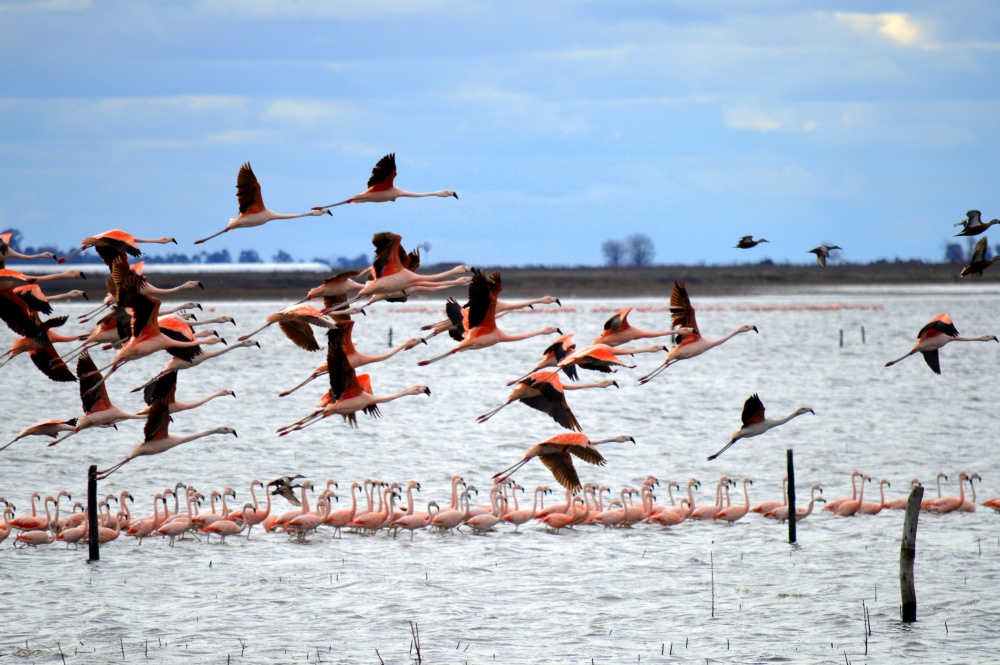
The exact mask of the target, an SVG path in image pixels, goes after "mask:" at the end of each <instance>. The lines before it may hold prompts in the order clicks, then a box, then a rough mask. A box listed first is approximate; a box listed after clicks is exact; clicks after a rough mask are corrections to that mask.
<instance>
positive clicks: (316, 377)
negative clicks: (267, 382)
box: [278, 372, 326, 397]
mask: <svg viewBox="0 0 1000 665" xmlns="http://www.w3.org/2000/svg"><path fill="white" fill-rule="evenodd" d="M324 374H326V372H313V374H312V376H310V377H309V378H308V379H306V380H305V381H303V382H302V383H300V384H299V385H297V386H295V387H294V388H292V389H291V390H286V391H285V392H283V393H279V394H278V397H288V396H289V395H291V394H292V393H294V392H295V391H296V390H298V389H299V388H301V387H302V386H304V385H306V384H307V383H309V382H310V381H312V380H313V379H318V378H319V377H321V376H323V375H324Z"/></svg>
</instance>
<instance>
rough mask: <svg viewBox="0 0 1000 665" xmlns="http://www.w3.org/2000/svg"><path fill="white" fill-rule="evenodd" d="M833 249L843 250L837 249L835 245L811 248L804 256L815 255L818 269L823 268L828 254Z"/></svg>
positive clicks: (828, 256)
mask: <svg viewBox="0 0 1000 665" xmlns="http://www.w3.org/2000/svg"><path fill="white" fill-rule="evenodd" d="M835 249H843V247H838V246H837V245H820V246H819V247H813V248H812V249H810V250H809V251H808V252H806V254H815V255H816V263H818V264H819V267H820V268H825V267H826V260H827V259H828V258H830V252H831V251H833V250H835Z"/></svg>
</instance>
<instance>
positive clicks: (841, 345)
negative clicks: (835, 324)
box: [840, 328, 844, 348]
mask: <svg viewBox="0 0 1000 665" xmlns="http://www.w3.org/2000/svg"><path fill="white" fill-rule="evenodd" d="M840 348H844V329H843V328H841V329H840Z"/></svg>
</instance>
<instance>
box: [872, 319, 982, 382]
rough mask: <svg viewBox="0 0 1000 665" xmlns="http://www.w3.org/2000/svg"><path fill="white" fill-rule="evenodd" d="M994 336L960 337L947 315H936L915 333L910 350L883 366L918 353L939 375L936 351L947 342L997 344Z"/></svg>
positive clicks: (939, 364) (893, 363) (939, 366)
mask: <svg viewBox="0 0 1000 665" xmlns="http://www.w3.org/2000/svg"><path fill="white" fill-rule="evenodd" d="M998 341H1000V340H998V339H997V338H996V335H983V336H981V337H960V336H959V334H958V329H957V328H955V324H954V323H952V322H951V317H950V316H948V315H947V314H938V315H937V316H935V317H934V318H933V319H931V322H930V323H928V324H927V325H926V326H924V327H923V328H921V329H920V332H918V333H917V343H916V344H915V345H914V346H913V348H912V349H910V352H909V353H907V354H906V355H905V356H903V357H902V358H896V359H895V360H890V361H889V362H887V363H886V364H885V366H886V367H890V366H892V365H895V364H896V363H898V362H899V361H900V360H905V359H906V358H909V357H910V356H912V355H913V354H914V353H917V352H918V351H919V352H920V353H922V354H923V356H924V360H926V361H927V366H928V367H930V368H931V370H933V371H934V373H935V374H940V373H941V362H940V359H939V358H938V349H940V348H941V347H942V346H944V345H945V344H947V343H948V342H998Z"/></svg>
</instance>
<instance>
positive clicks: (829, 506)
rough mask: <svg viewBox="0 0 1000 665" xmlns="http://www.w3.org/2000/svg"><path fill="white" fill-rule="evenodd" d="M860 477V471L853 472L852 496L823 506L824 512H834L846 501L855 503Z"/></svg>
mask: <svg viewBox="0 0 1000 665" xmlns="http://www.w3.org/2000/svg"><path fill="white" fill-rule="evenodd" d="M860 475H861V472H860V471H856V470H855V471H851V496H850V497H841V498H839V499H834V500H833V501H830V502H829V503H827V504H826V505H825V506H823V511H824V512H825V511H827V510H829V511H831V512H833V511H834V510H835V509H836V508H838V507H840V504H842V503H844V502H845V501H854V500H855V499H857V498H858V483H857V480H856V479H857V477H858V476H860ZM786 503H787V502H786Z"/></svg>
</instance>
